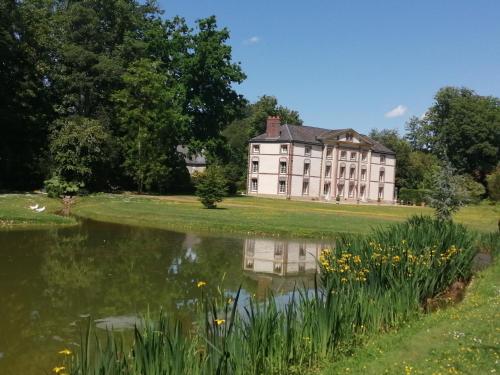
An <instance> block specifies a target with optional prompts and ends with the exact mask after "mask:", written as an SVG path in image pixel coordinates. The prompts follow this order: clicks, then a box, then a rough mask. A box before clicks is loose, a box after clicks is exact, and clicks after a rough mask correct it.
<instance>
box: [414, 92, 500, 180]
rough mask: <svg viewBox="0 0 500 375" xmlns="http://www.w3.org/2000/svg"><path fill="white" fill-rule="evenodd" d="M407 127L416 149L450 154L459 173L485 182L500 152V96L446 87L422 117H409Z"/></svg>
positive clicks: (440, 155) (452, 162)
mask: <svg viewBox="0 0 500 375" xmlns="http://www.w3.org/2000/svg"><path fill="white" fill-rule="evenodd" d="M407 130H408V139H409V141H410V143H411V144H412V145H413V146H414V147H415V148H417V149H421V150H426V151H430V152H432V153H433V154H435V155H437V156H438V157H440V158H442V157H444V156H445V155H447V157H448V158H449V160H450V162H451V164H452V165H453V167H454V168H455V169H457V170H458V172H459V173H462V174H463V173H467V174H470V175H472V176H474V178H476V179H477V180H478V181H481V182H482V183H484V182H485V176H486V175H487V174H488V173H490V172H491V171H492V170H493V169H494V168H495V166H496V165H497V163H498V160H499V155H500V99H498V98H495V97H491V96H480V95H478V94H476V93H475V92H474V91H473V90H470V89H467V88H456V87H445V88H442V89H441V90H439V91H438V93H437V94H436V96H435V103H434V105H433V106H432V107H430V108H429V110H428V111H427V112H426V114H425V116H424V117H423V118H422V119H417V118H412V119H410V121H409V122H408V123H407Z"/></svg>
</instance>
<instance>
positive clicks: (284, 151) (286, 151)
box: [281, 145, 288, 154]
mask: <svg viewBox="0 0 500 375" xmlns="http://www.w3.org/2000/svg"><path fill="white" fill-rule="evenodd" d="M281 153H282V154H287V153H288V145H281Z"/></svg>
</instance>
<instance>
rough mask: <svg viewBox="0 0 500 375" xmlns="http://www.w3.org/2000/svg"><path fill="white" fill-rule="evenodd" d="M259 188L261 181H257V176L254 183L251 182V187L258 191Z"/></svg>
mask: <svg viewBox="0 0 500 375" xmlns="http://www.w3.org/2000/svg"><path fill="white" fill-rule="evenodd" d="M258 188H259V182H258V181H257V179H256V178H252V183H251V184H250V189H251V190H252V191H257V189H258Z"/></svg>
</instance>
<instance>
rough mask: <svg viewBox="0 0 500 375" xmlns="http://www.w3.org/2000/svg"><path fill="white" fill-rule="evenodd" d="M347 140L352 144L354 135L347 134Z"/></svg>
mask: <svg viewBox="0 0 500 375" xmlns="http://www.w3.org/2000/svg"><path fill="white" fill-rule="evenodd" d="M345 139H346V141H347V142H352V133H347V134H346V135H345Z"/></svg>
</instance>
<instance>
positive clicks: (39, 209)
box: [35, 206, 45, 212]
mask: <svg viewBox="0 0 500 375" xmlns="http://www.w3.org/2000/svg"><path fill="white" fill-rule="evenodd" d="M35 211H36V212H43V211H45V206H43V207H40V208H37V209H35Z"/></svg>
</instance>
